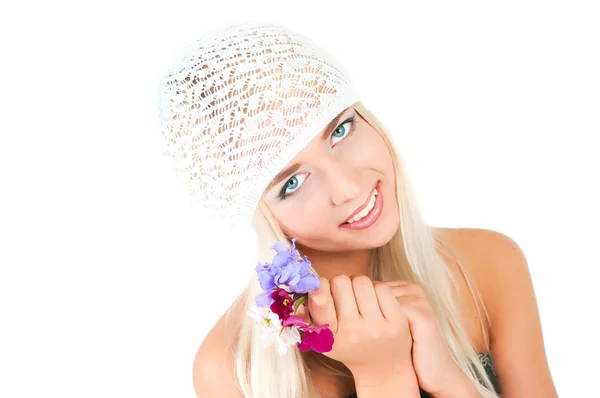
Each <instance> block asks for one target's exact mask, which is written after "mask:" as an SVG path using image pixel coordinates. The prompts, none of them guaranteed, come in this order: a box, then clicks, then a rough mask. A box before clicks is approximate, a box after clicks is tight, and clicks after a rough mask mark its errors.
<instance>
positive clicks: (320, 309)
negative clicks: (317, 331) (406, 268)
mask: <svg viewBox="0 0 600 398" xmlns="http://www.w3.org/2000/svg"><path fill="white" fill-rule="evenodd" d="M308 314H309V315H310V317H311V319H312V321H313V323H314V324H315V325H316V326H322V325H324V324H329V328H330V329H331V331H332V332H333V336H334V339H335V341H334V343H333V347H332V350H331V351H329V352H326V353H324V354H323V355H326V356H328V357H330V358H332V359H334V360H337V361H340V362H342V363H343V364H344V365H346V366H347V367H348V369H350V371H351V372H352V373H353V374H354V375H355V377H356V375H357V374H361V375H378V376H379V377H381V376H382V375H386V374H390V375H391V374H392V373H396V374H406V370H407V369H410V374H412V375H413V377H414V370H412V364H411V362H412V357H411V346H412V338H411V336H410V331H409V325H408V320H407V317H406V316H405V315H404V313H403V311H402V310H401V308H400V306H399V305H398V302H397V301H396V298H395V297H394V294H393V293H392V289H391V288H390V287H389V286H387V285H384V284H381V285H377V286H374V285H373V282H372V281H371V280H370V279H369V278H368V277H367V276H364V275H361V276H357V277H354V278H353V279H350V278H349V277H348V276H346V275H337V276H335V277H333V278H332V279H331V282H329V281H328V280H327V279H325V278H320V287H319V289H318V290H314V291H311V292H309V293H308Z"/></svg>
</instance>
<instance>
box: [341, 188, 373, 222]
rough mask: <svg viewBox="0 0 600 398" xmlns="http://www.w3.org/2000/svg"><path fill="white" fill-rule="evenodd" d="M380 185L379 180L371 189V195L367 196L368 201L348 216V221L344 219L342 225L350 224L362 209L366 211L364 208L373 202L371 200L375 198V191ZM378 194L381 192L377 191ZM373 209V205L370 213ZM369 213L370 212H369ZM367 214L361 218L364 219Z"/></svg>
mask: <svg viewBox="0 0 600 398" xmlns="http://www.w3.org/2000/svg"><path fill="white" fill-rule="evenodd" d="M378 186H379V181H377V183H376V184H375V186H374V187H373V188H372V189H371V192H370V194H369V197H368V198H367V201H366V202H365V203H364V204H363V205H362V206H360V207H359V208H358V209H357V210H356V211H355V212H354V213H352V215H351V216H350V217H348V218H347V219H346V221H344V222H343V223H342V224H341V225H347V224H350V220H352V219H353V218H355V217H356V216H358V215H359V214H360V213H361V212H362V211H364V209H366V208H368V207H369V205H370V204H371V200H372V198H373V194H374V193H375V191H376V190H377V188H378ZM377 194H378V195H381V192H377ZM371 211H373V207H371V208H370V209H369V213H370V212H371ZM367 214H368V213H367ZM367 214H365V215H363V216H362V217H361V219H362V218H365V217H366V216H367ZM355 222H356V221H355Z"/></svg>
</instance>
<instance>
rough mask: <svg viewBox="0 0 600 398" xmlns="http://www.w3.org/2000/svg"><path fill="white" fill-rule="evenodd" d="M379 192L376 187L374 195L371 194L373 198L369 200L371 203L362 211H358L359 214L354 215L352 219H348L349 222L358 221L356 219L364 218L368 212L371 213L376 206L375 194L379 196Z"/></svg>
mask: <svg viewBox="0 0 600 398" xmlns="http://www.w3.org/2000/svg"><path fill="white" fill-rule="evenodd" d="M377 193H378V192H377V189H376V190H375V191H374V192H373V195H372V196H371V199H370V200H369V204H368V205H367V207H365V208H364V209H363V210H362V211H361V212H360V213H358V214H357V215H355V216H354V217H352V218H351V219H350V220H348V224H351V223H353V222H356V221H358V220H360V219H362V218H363V217H364V216H366V215H367V214H369V212H370V211H371V210H372V209H373V207H375V196H377Z"/></svg>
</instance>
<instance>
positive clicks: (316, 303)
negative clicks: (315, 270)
mask: <svg viewBox="0 0 600 398" xmlns="http://www.w3.org/2000/svg"><path fill="white" fill-rule="evenodd" d="M319 281H320V284H319V288H318V289H316V290H311V291H310V292H308V312H309V313H310V317H311V319H312V321H313V323H314V324H315V325H316V326H323V325H325V324H328V325H329V329H331V331H332V332H334V333H335V332H336V331H337V324H338V322H337V316H336V311H335V306H334V303H333V297H332V296H331V290H330V285H329V281H328V280H327V279H325V278H323V277H321V278H319Z"/></svg>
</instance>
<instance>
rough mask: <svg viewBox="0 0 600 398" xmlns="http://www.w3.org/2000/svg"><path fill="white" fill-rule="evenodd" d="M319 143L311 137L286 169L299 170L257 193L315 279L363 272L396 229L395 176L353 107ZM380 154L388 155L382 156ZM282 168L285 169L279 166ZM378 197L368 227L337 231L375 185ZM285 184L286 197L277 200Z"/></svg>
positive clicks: (389, 161) (382, 147)
mask: <svg viewBox="0 0 600 398" xmlns="http://www.w3.org/2000/svg"><path fill="white" fill-rule="evenodd" d="M352 115H356V117H355V124H354V126H353V127H351V126H350V123H346V124H344V125H340V126H334V128H333V131H331V132H330V134H329V135H327V136H326V137H325V139H323V138H322V137H321V134H319V135H318V136H317V137H315V138H314V139H313V140H312V141H311V142H310V143H309V144H308V145H307V146H306V147H305V148H304V149H303V150H302V151H301V152H300V153H299V154H298V155H297V156H296V157H294V158H293V159H292V160H291V161H290V162H289V163H288V165H292V164H295V163H299V164H301V165H302V166H301V168H300V169H299V170H298V171H296V172H295V173H294V174H293V175H291V176H289V177H287V176H286V179H284V180H283V181H282V182H280V183H279V184H276V185H275V186H273V187H270V188H268V189H267V190H266V191H265V193H264V194H263V199H264V200H265V202H266V204H267V206H268V207H269V209H270V210H271V211H272V212H273V214H274V216H275V218H276V219H277V221H278V223H279V225H280V226H281V228H282V230H283V231H284V232H285V234H286V235H287V236H288V237H294V238H296V239H297V240H296V247H297V248H298V250H299V251H300V253H302V254H303V255H307V256H308V258H310V260H311V263H312V265H313V267H314V268H315V270H317V272H318V273H319V275H321V276H323V277H325V278H327V279H330V278H332V277H333V276H335V275H339V274H346V275H360V274H367V271H368V269H369V264H370V255H371V250H372V249H374V248H376V247H380V246H383V245H384V244H386V243H387V242H389V241H390V240H391V239H392V236H393V235H394V233H395V232H396V230H397V229H398V226H399V222H400V221H399V211H398V202H397V199H396V194H395V192H396V186H395V173H394V167H393V163H392V158H391V156H389V152H388V149H387V147H386V145H385V142H384V141H383V139H382V138H381V137H380V136H379V134H378V133H377V132H376V131H375V129H373V127H371V125H369V124H368V123H367V122H366V121H365V120H364V119H362V118H361V117H360V115H358V113H357V112H356V111H354V109H353V108H348V109H346V110H345V111H344V112H342V113H341V118H340V121H344V120H346V119H347V118H348V117H350V116H352ZM381 154H388V155H387V156H385V155H384V156H382V155H381ZM284 169H285V168H284ZM378 181H379V182H380V187H381V192H380V193H379V194H380V195H383V198H384V206H383V212H382V214H381V216H380V218H379V220H377V222H376V223H375V224H374V225H373V226H371V227H370V228H367V229H363V230H351V229H347V228H340V226H339V225H340V224H342V223H343V222H344V221H345V220H346V219H347V218H348V216H350V214H352V213H353V212H354V211H355V210H356V209H357V208H359V207H360V206H361V205H363V204H364V203H365V202H366V201H367V200H368V199H369V197H370V193H371V191H372V189H373V187H374V186H375V184H376V183H377V182H378ZM284 186H286V187H287V192H288V195H289V196H287V197H286V198H285V200H281V199H280V198H279V194H280V191H281V190H282V188H283V187H284Z"/></svg>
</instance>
